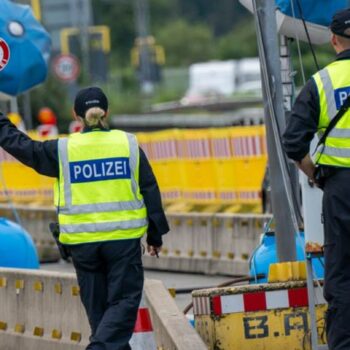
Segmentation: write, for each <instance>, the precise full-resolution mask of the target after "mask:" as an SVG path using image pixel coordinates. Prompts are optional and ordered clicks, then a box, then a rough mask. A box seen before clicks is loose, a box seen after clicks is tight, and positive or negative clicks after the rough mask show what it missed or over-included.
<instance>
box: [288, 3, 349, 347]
mask: <svg viewBox="0 0 350 350" xmlns="http://www.w3.org/2000/svg"><path fill="white" fill-rule="evenodd" d="M330 29H331V32H332V34H331V44H332V46H333V48H334V50H335V52H336V53H337V57H336V60H335V61H334V62H332V63H331V64H329V65H328V66H326V67H325V68H324V69H322V70H320V71H319V72H317V73H316V74H314V75H313V76H312V78H311V79H310V80H309V81H308V82H307V83H306V85H305V86H304V88H303V89H302V91H301V92H300V94H299V96H298V98H297V99H296V102H295V104H294V106H293V110H292V114H291V116H290V119H289V120H288V123H287V127H286V131H285V133H284V136H283V143H284V148H285V151H286V152H287V154H288V156H289V157H290V158H292V159H293V160H295V161H296V164H297V165H298V167H299V168H300V169H301V170H302V171H303V172H304V173H305V174H306V175H307V176H308V177H309V178H310V180H311V181H314V182H315V181H316V182H317V181H320V180H322V188H323V190H324V196H323V217H324V230H325V243H324V257H325V286H324V295H325V298H326V300H327V302H328V311H327V316H326V325H327V338H328V346H329V349H330V350H343V349H344V350H345V349H347V350H348V349H350V111H349V110H347V111H346V112H345V114H344V115H343V116H342V117H341V119H340V120H339V121H338V123H337V124H336V125H335V127H334V128H333V129H332V130H331V131H330V133H329V135H328V136H327V138H326V141H325V143H324V145H323V147H320V148H319V149H318V152H317V155H316V163H317V164H318V165H319V167H318V168H317V172H318V174H321V177H318V178H317V179H315V176H314V174H315V169H316V168H315V164H314V162H313V161H312V159H311V157H310V154H309V149H310V142H311V140H312V139H313V137H314V135H315V133H316V132H319V131H320V132H322V131H325V129H326V128H327V126H328V125H329V123H330V120H331V119H332V118H333V117H335V116H336V114H337V112H338V111H339V109H340V107H341V106H342V105H343V103H344V102H345V101H346V98H347V96H348V94H349V93H350V9H346V10H342V11H340V12H337V13H336V14H335V15H334V17H333V19H332V22H331V26H330Z"/></svg>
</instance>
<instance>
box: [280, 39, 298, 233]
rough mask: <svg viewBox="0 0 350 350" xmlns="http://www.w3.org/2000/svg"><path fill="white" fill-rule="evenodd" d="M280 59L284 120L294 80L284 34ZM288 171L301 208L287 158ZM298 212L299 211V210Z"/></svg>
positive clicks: (292, 166) (295, 174)
mask: <svg viewBox="0 0 350 350" xmlns="http://www.w3.org/2000/svg"><path fill="white" fill-rule="evenodd" d="M280 61H281V79H282V91H283V106H284V110H285V116H286V120H288V116H289V115H290V113H291V110H292V105H293V102H294V101H293V97H294V82H293V73H292V62H291V55H290V49H289V42H288V38H287V37H286V36H284V35H281V36H280ZM288 167H289V173H290V176H291V188H292V190H293V192H294V193H295V194H296V195H295V201H294V204H295V206H298V208H299V209H300V208H301V198H300V196H299V193H301V192H300V183H299V171H298V169H297V167H296V166H295V164H294V162H293V161H292V160H290V159H288ZM299 212H300V211H299ZM298 224H299V226H300V227H301V226H302V225H303V222H302V217H300V215H299V217H298Z"/></svg>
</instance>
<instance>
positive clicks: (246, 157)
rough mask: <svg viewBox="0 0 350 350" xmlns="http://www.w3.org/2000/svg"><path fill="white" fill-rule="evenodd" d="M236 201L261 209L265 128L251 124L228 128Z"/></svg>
mask: <svg viewBox="0 0 350 350" xmlns="http://www.w3.org/2000/svg"><path fill="white" fill-rule="evenodd" d="M230 141H231V146H232V152H233V160H232V161H233V163H234V169H235V174H234V187H235V189H236V191H237V201H238V202H239V203H240V204H242V205H254V206H255V207H256V208H257V210H258V211H261V205H262V202H261V188H262V182H263V179H264V174H265V171H266V166H267V151H266V144H265V128H264V127H263V126H251V127H241V128H231V129H230Z"/></svg>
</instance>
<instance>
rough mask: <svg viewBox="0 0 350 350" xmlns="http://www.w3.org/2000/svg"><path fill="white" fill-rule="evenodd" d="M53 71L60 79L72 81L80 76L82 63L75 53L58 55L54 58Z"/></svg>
mask: <svg viewBox="0 0 350 350" xmlns="http://www.w3.org/2000/svg"><path fill="white" fill-rule="evenodd" d="M53 71H54V73H55V74H56V76H57V78H59V79H60V80H63V81H65V82H72V81H75V80H76V79H77V78H78V76H79V73H80V64H79V61H78V59H77V58H76V57H75V56H73V55H70V54H69V55H58V56H56V58H55V59H54V60H53Z"/></svg>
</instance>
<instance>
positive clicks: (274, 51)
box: [253, 0, 297, 262]
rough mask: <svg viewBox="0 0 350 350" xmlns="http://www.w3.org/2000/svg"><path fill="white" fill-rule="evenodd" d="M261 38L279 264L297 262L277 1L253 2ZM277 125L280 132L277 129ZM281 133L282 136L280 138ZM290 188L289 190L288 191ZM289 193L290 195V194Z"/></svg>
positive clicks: (260, 45)
mask: <svg viewBox="0 0 350 350" xmlns="http://www.w3.org/2000/svg"><path fill="white" fill-rule="evenodd" d="M253 5H254V7H255V14H254V18H255V24H256V29H257V30H256V33H257V37H258V44H259V45H258V46H259V57H260V62H261V73H262V83H263V98H264V101H267V103H265V104H264V107H265V126H266V138H267V148H268V155H269V173H270V182H271V202H272V211H273V214H274V218H275V223H276V243H277V255H278V259H279V261H281V262H282V261H294V260H296V248H295V233H296V232H295V230H296V229H297V228H296V227H295V226H297V224H295V220H294V221H293V217H292V215H293V214H295V213H294V212H293V213H292V210H294V207H293V206H292V204H291V197H290V194H291V189H290V183H287V182H288V180H287V179H286V178H285V176H286V174H285V164H283V163H282V161H281V149H280V148H281V145H280V140H279V138H278V137H279V135H280V134H281V132H282V131H283V130H284V129H285V124H286V123H285V114H284V109H283V93H282V81H281V65H280V57H279V55H278V52H279V50H278V38H277V26H276V17H275V2H274V1H271V0H253ZM276 124H277V125H278V130H276V128H275V126H276ZM277 134H279V135H277ZM288 186H289V188H288ZM288 191H289V192H288Z"/></svg>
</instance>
